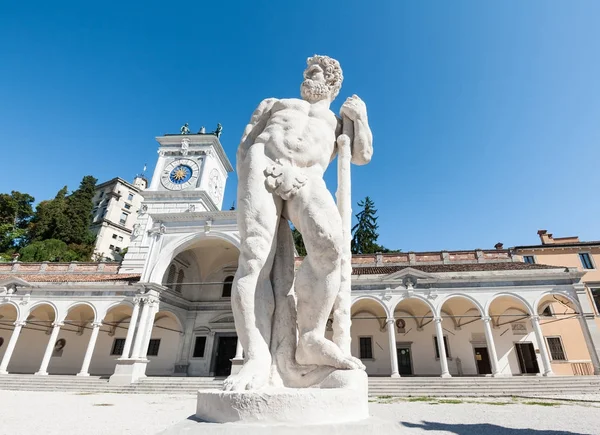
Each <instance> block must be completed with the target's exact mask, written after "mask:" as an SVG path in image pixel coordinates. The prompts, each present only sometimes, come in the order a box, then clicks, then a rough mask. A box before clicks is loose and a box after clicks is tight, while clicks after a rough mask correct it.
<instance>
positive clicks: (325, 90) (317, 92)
mask: <svg viewBox="0 0 600 435" xmlns="http://www.w3.org/2000/svg"><path fill="white" fill-rule="evenodd" d="M330 92H331V89H329V86H327V85H326V84H325V83H319V82H315V81H314V80H312V79H305V80H304V81H303V82H302V85H301V86H300V95H302V98H303V99H304V100H306V101H308V102H309V103H316V102H317V101H321V100H324V99H326V98H329V94H330Z"/></svg>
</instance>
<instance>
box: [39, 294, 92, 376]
mask: <svg viewBox="0 0 600 435" xmlns="http://www.w3.org/2000/svg"><path fill="white" fill-rule="evenodd" d="M95 320H96V311H95V309H94V308H93V307H92V306H91V305H90V304H87V303H77V304H74V305H72V306H71V307H69V309H68V311H67V315H66V316H65V319H64V320H63V322H62V323H63V325H62V326H61V327H60V331H59V334H58V337H57V339H56V342H55V345H54V349H53V351H52V355H51V358H50V365H49V366H48V369H47V371H48V373H50V374H57V375H74V374H77V373H79V371H80V370H81V366H82V364H83V359H84V356H85V353H86V349H87V347H88V343H89V341H90V337H91V332H92V324H93V323H94V322H95Z"/></svg>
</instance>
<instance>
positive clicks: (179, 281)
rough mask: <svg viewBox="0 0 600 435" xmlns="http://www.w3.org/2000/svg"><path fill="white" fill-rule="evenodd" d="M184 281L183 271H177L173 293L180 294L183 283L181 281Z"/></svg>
mask: <svg viewBox="0 0 600 435" xmlns="http://www.w3.org/2000/svg"><path fill="white" fill-rule="evenodd" d="M184 279H185V274H184V273H183V269H181V270H179V273H178V274H177V285H176V286H175V291H176V292H177V293H181V284H182V283H183V280H184Z"/></svg>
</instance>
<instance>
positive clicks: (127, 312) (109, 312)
mask: <svg viewBox="0 0 600 435" xmlns="http://www.w3.org/2000/svg"><path fill="white" fill-rule="evenodd" d="M118 313H120V315H118ZM132 314H133V304H132V303H131V302H130V301H127V300H122V301H119V302H115V303H113V304H111V305H110V306H108V307H107V308H106V310H104V312H103V313H102V316H101V317H100V316H99V317H98V320H99V321H100V322H102V324H103V325H104V326H105V327H108V328H109V330H108V336H109V337H113V336H114V335H115V334H116V332H117V330H118V329H121V328H122V329H124V330H126V329H128V328H129V326H130V325H129V323H128V324H127V325H126V326H121V324H122V323H124V322H125V321H130V320H131V315H132Z"/></svg>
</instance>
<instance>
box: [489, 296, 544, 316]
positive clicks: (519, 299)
mask: <svg viewBox="0 0 600 435" xmlns="http://www.w3.org/2000/svg"><path fill="white" fill-rule="evenodd" d="M503 296H506V297H510V298H514V299H517V300H518V301H519V302H521V303H522V304H523V305H524V306H525V308H526V309H527V314H529V315H530V316H531V315H533V313H534V311H533V307H532V306H531V305H530V303H529V302H527V300H526V299H525V298H524V297H522V296H520V295H518V294H516V293H510V292H502V293H496V294H495V295H494V296H493V297H492V298H491V299H490V300H489V301H487V303H486V304H485V311H484V312H485V314H486V315H488V316H489V315H490V307H491V306H492V303H493V302H494V301H495V300H496V299H498V298H501V297H503Z"/></svg>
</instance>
